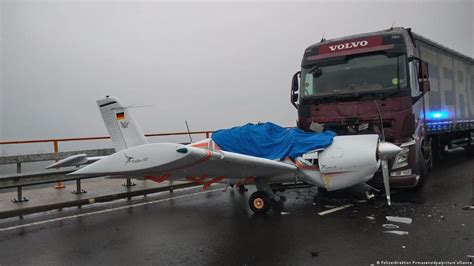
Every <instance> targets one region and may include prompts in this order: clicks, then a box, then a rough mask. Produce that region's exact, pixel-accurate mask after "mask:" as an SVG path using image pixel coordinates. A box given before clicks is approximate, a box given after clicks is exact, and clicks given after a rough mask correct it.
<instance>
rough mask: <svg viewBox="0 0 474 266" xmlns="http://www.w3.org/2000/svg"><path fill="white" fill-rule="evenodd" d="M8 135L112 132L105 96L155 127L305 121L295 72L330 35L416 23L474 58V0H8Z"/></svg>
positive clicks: (3, 46)
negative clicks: (296, 98) (297, 102)
mask: <svg viewBox="0 0 474 266" xmlns="http://www.w3.org/2000/svg"><path fill="white" fill-rule="evenodd" d="M0 8H1V13H0V15H1V20H0V23H1V24H0V38H1V39H0V51H1V57H0V61H1V64H0V67H1V68H0V80H1V82H0V88H1V89H0V107H1V110H0V126H1V129H0V139H3V140H13V139H33V138H52V137H74V136H90V135H106V130H105V127H104V126H103V124H102V120H101V118H100V114H99V112H98V110H97V107H96V104H95V101H96V99H99V98H101V97H104V96H105V95H107V94H110V95H114V96H117V97H119V98H120V99H121V100H122V101H123V103H125V104H152V105H153V106H152V107H148V108H138V109H134V110H133V113H134V115H135V117H136V119H137V120H138V122H139V123H140V124H141V126H142V128H143V129H144V131H145V132H169V131H184V130H185V125H184V120H185V119H187V120H188V121H189V123H190V126H191V129H192V130H204V129H217V128H222V127H230V126H234V125H239V124H243V123H246V122H257V121H273V122H276V123H279V124H282V125H287V126H289V125H294V124H295V120H296V111H295V109H294V108H293V107H292V106H291V104H290V103H289V87H290V79H291V76H292V75H293V74H294V73H295V72H296V71H297V70H298V68H299V64H300V61H301V56H302V54H303V50H304V49H305V48H306V47H307V46H309V45H311V44H313V43H315V42H318V41H319V40H320V39H321V37H322V35H323V34H324V33H326V38H333V37H340V36H344V35H348V34H355V33H362V32H367V31H374V30H381V29H386V28H389V27H390V26H391V24H392V22H395V26H405V27H412V28H413V30H414V31H415V32H417V33H419V34H422V35H424V36H426V37H429V38H430V39H433V40H436V41H438V42H440V43H442V44H444V45H446V46H448V47H451V48H453V49H455V50H458V51H460V52H462V53H465V54H467V55H469V56H471V57H472V56H474V48H473V43H474V36H473V23H474V21H473V18H472V14H473V13H474V6H473V1H469V0H466V1H324V2H295V3H270V2H245V3H232V2H230V3H217V2H210V3H199V2H192V3H183V2H179V3H170V2H147V3H139V2H135V1H121V2H112V1H103V2H99V1H87V2H73V1H49V2H45V1H31V2H27V1H3V2H2V4H1V5H0Z"/></svg>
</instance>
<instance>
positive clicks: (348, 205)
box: [318, 204, 354, 216]
mask: <svg viewBox="0 0 474 266" xmlns="http://www.w3.org/2000/svg"><path fill="white" fill-rule="evenodd" d="M352 206H354V204H346V205H342V206H339V207H336V208H332V209H329V210H325V211H322V212H320V213H318V214H319V215H321V216H322V215H326V214H330V213H333V212H337V211H340V210H344V209H346V208H349V207H352Z"/></svg>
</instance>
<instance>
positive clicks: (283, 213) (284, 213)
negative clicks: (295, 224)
mask: <svg viewBox="0 0 474 266" xmlns="http://www.w3.org/2000/svg"><path fill="white" fill-rule="evenodd" d="M280 214H281V215H287V214H291V212H280Z"/></svg>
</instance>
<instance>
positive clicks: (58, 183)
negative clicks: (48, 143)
mask: <svg viewBox="0 0 474 266" xmlns="http://www.w3.org/2000/svg"><path fill="white" fill-rule="evenodd" d="M53 145H54V153H58V151H59V145H58V141H57V140H55V141H53ZM57 161H58V160H56V162H57ZM65 187H66V186H65V185H64V184H63V182H61V181H58V182H56V184H55V185H54V188H55V189H62V188H65Z"/></svg>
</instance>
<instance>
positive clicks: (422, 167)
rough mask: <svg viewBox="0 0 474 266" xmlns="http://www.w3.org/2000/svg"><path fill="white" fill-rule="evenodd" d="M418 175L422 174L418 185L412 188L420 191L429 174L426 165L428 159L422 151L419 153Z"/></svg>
mask: <svg viewBox="0 0 474 266" xmlns="http://www.w3.org/2000/svg"><path fill="white" fill-rule="evenodd" d="M418 175H419V176H420V179H418V183H417V184H416V186H414V187H413V188H412V190H414V191H418V190H420V189H421V188H422V187H423V185H424V184H425V181H426V178H427V176H428V166H427V165H426V161H425V159H424V157H423V155H422V154H421V153H419V155H418Z"/></svg>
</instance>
